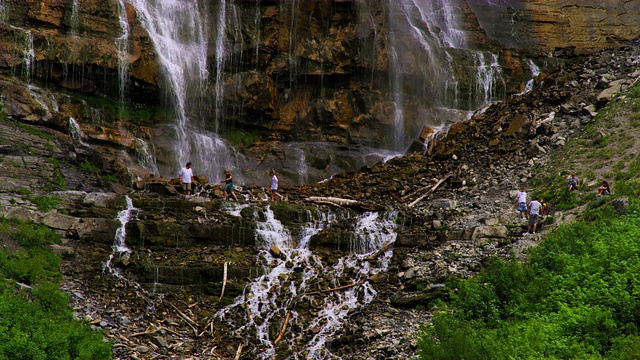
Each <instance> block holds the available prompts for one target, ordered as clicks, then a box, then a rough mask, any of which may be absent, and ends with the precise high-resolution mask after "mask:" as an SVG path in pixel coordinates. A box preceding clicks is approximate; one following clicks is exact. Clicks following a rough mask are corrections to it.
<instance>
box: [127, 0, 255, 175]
mask: <svg viewBox="0 0 640 360" xmlns="http://www.w3.org/2000/svg"><path fill="white" fill-rule="evenodd" d="M127 1H129V2H130V3H131V4H132V5H133V6H134V7H135V9H136V10H137V14H138V18H139V20H140V22H141V24H142V26H143V27H144V28H145V29H146V30H147V33H148V34H149V36H150V38H151V40H152V41H153V44H154V47H155V49H156V52H157V54H158V58H159V62H160V64H161V65H162V73H163V75H164V77H165V78H166V81H167V85H168V90H169V91H170V92H171V94H170V97H171V100H172V101H173V103H174V105H175V112H176V114H175V117H176V119H175V122H174V124H173V125H172V129H173V130H172V133H173V134H174V135H173V136H174V137H175V142H174V143H173V144H168V145H165V146H170V147H171V149H165V150H166V152H167V153H173V154H175V159H174V161H173V162H172V163H171V164H168V166H169V167H168V168H163V169H160V170H161V172H163V173H169V174H171V175H173V174H174V172H175V169H177V168H179V166H182V165H184V164H185V163H186V162H187V161H191V162H193V163H194V165H195V166H196V168H197V172H198V173H201V174H204V175H205V176H207V177H209V178H210V179H221V178H222V171H223V170H224V169H225V168H227V169H234V168H235V167H237V166H239V165H238V164H242V162H243V159H242V157H241V156H240V155H238V154H237V153H236V152H235V151H234V150H233V149H232V147H231V146H230V145H229V144H228V143H226V142H225V141H224V140H223V139H222V138H221V137H220V136H218V135H217V134H216V133H215V132H214V131H208V130H207V128H213V130H216V127H217V125H216V124H214V125H213V126H207V125H206V124H204V123H203V122H202V121H196V119H197V118H198V117H201V115H200V110H202V109H205V108H206V99H205V96H204V95H205V94H206V93H207V88H208V82H207V78H208V75H209V71H208V68H207V48H208V44H209V41H208V36H209V31H210V29H209V24H210V21H209V18H208V16H207V14H208V6H209V2H206V1H175V0H160V1H153V2H152V1H147V0H127ZM227 7H228V6H227V1H226V0H225V1H221V2H218V3H217V11H218V17H217V19H218V22H217V27H216V29H215V30H216V34H217V36H216V43H215V46H216V54H215V55H216V84H215V86H216V90H218V91H216V99H218V96H222V95H223V91H224V89H223V88H222V86H223V84H224V78H223V77H222V76H223V69H224V64H225V61H224V59H225V57H226V44H225V41H224V40H225V33H226V26H227V25H226V11H227ZM220 99H222V98H220ZM217 103H218V100H216V111H218V110H217V109H219V107H218V105H219V104H217ZM216 123H217V122H216Z"/></svg>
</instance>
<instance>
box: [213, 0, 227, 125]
mask: <svg viewBox="0 0 640 360" xmlns="http://www.w3.org/2000/svg"><path fill="white" fill-rule="evenodd" d="M218 7H219V10H218V26H217V30H216V44H215V45H216V84H215V87H216V104H215V112H216V131H218V130H219V126H220V125H219V124H220V122H221V121H222V114H223V113H224V111H223V108H222V100H223V99H224V82H223V78H224V59H225V56H226V49H227V47H226V46H225V36H226V30H227V1H226V0H220V2H219V3H218Z"/></svg>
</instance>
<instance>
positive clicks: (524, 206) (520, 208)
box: [518, 202, 527, 211]
mask: <svg viewBox="0 0 640 360" xmlns="http://www.w3.org/2000/svg"><path fill="white" fill-rule="evenodd" d="M518 211H527V203H523V202H521V203H518Z"/></svg>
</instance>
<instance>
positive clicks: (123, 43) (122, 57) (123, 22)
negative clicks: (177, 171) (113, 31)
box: [116, 0, 157, 170]
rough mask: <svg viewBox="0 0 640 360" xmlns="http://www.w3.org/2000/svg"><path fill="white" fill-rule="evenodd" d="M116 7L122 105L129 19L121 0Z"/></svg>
mask: <svg viewBox="0 0 640 360" xmlns="http://www.w3.org/2000/svg"><path fill="white" fill-rule="evenodd" d="M118 8H119V9H120V11H119V13H118V16H119V17H120V30H121V31H122V33H121V35H120V36H118V37H117V38H116V51H117V53H118V88H119V93H120V104H121V106H122V104H124V102H125V92H126V88H127V84H128V82H129V71H128V70H129V19H128V18H127V9H126V7H125V4H124V1H123V0H118ZM121 110H122V109H121ZM156 170H157V169H156Z"/></svg>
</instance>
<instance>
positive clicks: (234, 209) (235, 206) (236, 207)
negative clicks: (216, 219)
mask: <svg viewBox="0 0 640 360" xmlns="http://www.w3.org/2000/svg"><path fill="white" fill-rule="evenodd" d="M249 206H250V205H249V204H239V203H237V202H227V201H225V202H223V203H222V205H221V207H222V211H226V212H227V213H229V214H231V215H234V216H242V215H240V213H241V212H242V209H244V208H247V207H249Z"/></svg>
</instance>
